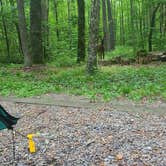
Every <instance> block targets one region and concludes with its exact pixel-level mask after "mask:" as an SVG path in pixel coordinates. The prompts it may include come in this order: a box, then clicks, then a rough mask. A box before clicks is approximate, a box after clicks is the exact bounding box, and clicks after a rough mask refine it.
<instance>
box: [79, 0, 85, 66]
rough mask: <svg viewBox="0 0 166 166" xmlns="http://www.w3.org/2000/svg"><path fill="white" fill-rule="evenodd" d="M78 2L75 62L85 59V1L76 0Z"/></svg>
mask: <svg viewBox="0 0 166 166" xmlns="http://www.w3.org/2000/svg"><path fill="white" fill-rule="evenodd" d="M77 3H78V52H77V62H78V63H80V62H81V61H85V2H84V0H77Z"/></svg>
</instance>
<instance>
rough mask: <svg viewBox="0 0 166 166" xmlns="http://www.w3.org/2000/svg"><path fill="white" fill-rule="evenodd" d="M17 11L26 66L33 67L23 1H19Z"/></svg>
mask: <svg viewBox="0 0 166 166" xmlns="http://www.w3.org/2000/svg"><path fill="white" fill-rule="evenodd" d="M17 9H18V23H19V29H20V37H21V45H22V50H23V55H24V66H25V67H31V66H32V57H31V54H30V50H29V43H28V33H27V28H26V19H25V12H24V1H23V0H17Z"/></svg>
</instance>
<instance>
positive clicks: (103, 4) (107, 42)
mask: <svg viewBox="0 0 166 166" xmlns="http://www.w3.org/2000/svg"><path fill="white" fill-rule="evenodd" d="M102 20H103V34H104V49H105V50H109V45H110V41H109V39H110V38H108V36H109V34H108V28H107V26H108V25H107V11H106V1H105V0H102Z"/></svg>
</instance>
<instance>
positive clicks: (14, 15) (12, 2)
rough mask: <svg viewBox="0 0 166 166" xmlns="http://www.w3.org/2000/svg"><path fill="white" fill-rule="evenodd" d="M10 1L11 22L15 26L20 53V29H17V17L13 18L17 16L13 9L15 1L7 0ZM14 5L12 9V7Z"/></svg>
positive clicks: (21, 52)
mask: <svg viewBox="0 0 166 166" xmlns="http://www.w3.org/2000/svg"><path fill="white" fill-rule="evenodd" d="M9 2H10V6H11V12H12V17H13V20H12V21H13V23H14V25H15V27H16V31H17V37H18V41H19V51H20V54H23V50H22V44H21V35H20V29H19V25H18V19H17V20H16V19H15V18H17V13H16V11H17V10H15V3H14V2H15V1H14V0H9ZM13 7H14V9H13Z"/></svg>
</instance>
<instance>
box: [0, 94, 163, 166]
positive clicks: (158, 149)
mask: <svg viewBox="0 0 166 166" xmlns="http://www.w3.org/2000/svg"><path fill="white" fill-rule="evenodd" d="M0 103H1V104H2V105H3V106H4V107H5V108H6V109H7V110H9V112H10V113H11V114H12V115H15V116H19V117H21V119H20V120H19V122H18V124H17V125H16V130H18V131H19V132H21V133H22V134H25V135H26V134H28V133H37V136H36V137H35V141H36V145H37V153H35V154H29V153H28V150H27V140H26V139H25V138H23V137H21V136H19V135H17V134H16V151H17V152H16V159H17V163H18V165H20V166H23V165H30V166H31V165H34V166H36V165H37V166H40V165H50V166H54V165H57V166H61V165H66V166H84V165H85V166H118V165H119V166H120V165H121V166H133V165H138V166H145V165H146V166H151V165H154V166H165V163H166V114H165V113H164V112H165V111H166V104H165V103H162V102H161V101H158V102H154V103H151V104H147V103H145V102H144V103H137V104H136V103H133V102H129V101H126V100H121V101H112V102H109V103H102V102H99V101H98V102H97V103H90V102H89V100H88V99H87V98H84V97H75V96H66V95H54V94H49V95H45V96H42V97H35V98H31V99H30V98H29V99H16V98H6V99H4V98H3V99H2V98H1V99H0ZM35 103H37V104H35ZM11 161H12V144H11V133H10V132H8V131H7V130H3V131H1V133H0V162H1V163H0V165H11Z"/></svg>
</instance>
